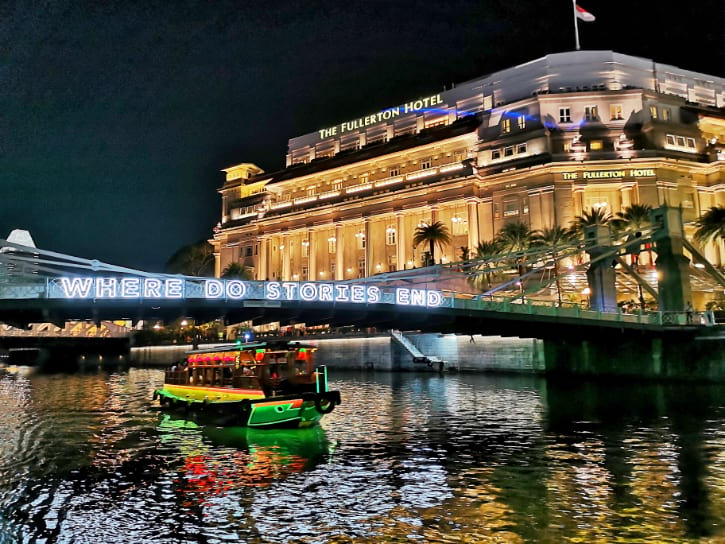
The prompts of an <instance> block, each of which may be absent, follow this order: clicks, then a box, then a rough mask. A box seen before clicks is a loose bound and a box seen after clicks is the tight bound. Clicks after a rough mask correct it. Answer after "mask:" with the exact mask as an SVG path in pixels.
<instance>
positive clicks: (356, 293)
mask: <svg viewBox="0 0 725 544" xmlns="http://www.w3.org/2000/svg"><path fill="white" fill-rule="evenodd" d="M350 302H365V287H364V286H362V285H352V286H351V287H350Z"/></svg>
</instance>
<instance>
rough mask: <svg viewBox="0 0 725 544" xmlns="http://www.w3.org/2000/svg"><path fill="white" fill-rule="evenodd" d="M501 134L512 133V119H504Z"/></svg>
mask: <svg viewBox="0 0 725 544" xmlns="http://www.w3.org/2000/svg"><path fill="white" fill-rule="evenodd" d="M501 132H502V133H503V134H508V133H509V132H511V119H510V118H509V117H504V118H503V119H502V120H501Z"/></svg>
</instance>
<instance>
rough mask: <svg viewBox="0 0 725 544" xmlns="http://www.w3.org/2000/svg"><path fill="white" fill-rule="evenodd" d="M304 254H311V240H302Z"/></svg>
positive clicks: (304, 255) (306, 255) (307, 255)
mask: <svg viewBox="0 0 725 544" xmlns="http://www.w3.org/2000/svg"><path fill="white" fill-rule="evenodd" d="M302 256H303V257H309V256H310V242H309V241H308V240H302Z"/></svg>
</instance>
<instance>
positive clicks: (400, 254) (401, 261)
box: [395, 212, 407, 270]
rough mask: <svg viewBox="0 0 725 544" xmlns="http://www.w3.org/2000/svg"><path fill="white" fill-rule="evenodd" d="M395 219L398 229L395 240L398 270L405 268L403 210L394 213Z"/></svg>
mask: <svg viewBox="0 0 725 544" xmlns="http://www.w3.org/2000/svg"><path fill="white" fill-rule="evenodd" d="M395 217H396V219H397V225H396V228H397V230H398V232H397V233H396V234H397V238H396V242H397V254H396V259H397V260H398V266H397V268H398V270H405V244H406V243H407V242H406V241H405V216H404V215H403V212H397V213H396V214H395Z"/></svg>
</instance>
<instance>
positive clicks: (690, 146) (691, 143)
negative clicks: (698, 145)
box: [687, 138, 695, 149]
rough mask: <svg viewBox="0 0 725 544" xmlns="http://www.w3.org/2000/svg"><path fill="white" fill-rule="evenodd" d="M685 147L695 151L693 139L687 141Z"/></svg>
mask: <svg viewBox="0 0 725 544" xmlns="http://www.w3.org/2000/svg"><path fill="white" fill-rule="evenodd" d="M687 147H689V148H691V149H695V139H694V138H688V139H687Z"/></svg>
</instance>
